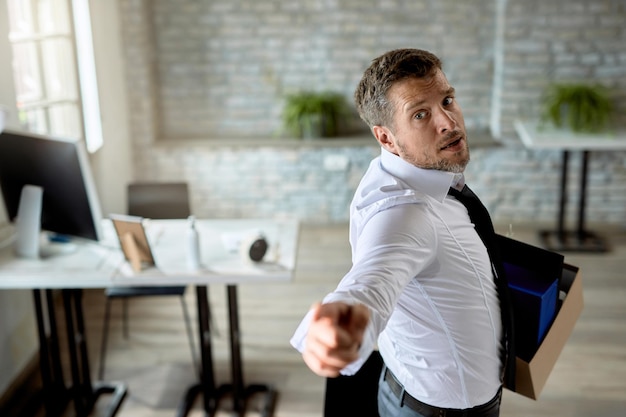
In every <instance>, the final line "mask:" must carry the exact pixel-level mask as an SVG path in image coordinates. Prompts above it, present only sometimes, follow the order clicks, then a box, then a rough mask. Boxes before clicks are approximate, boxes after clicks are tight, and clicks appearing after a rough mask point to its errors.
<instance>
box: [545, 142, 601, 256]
mask: <svg viewBox="0 0 626 417" xmlns="http://www.w3.org/2000/svg"><path fill="white" fill-rule="evenodd" d="M568 159H569V151H563V162H562V166H561V197H560V201H559V214H558V222H557V229H556V230H554V231H551V230H541V231H540V232H539V235H540V237H541V239H542V240H543V243H544V246H545V247H546V248H547V249H549V250H553V251H556V252H606V251H607V250H608V247H607V245H606V243H605V241H604V239H602V238H601V237H599V236H597V235H596V234H595V233H592V232H589V231H587V230H585V206H586V204H587V169H588V164H589V151H583V153H582V161H581V171H580V184H579V187H580V200H579V203H578V225H577V228H576V230H575V231H571V230H567V229H566V227H565V212H566V209H567V172H568Z"/></svg>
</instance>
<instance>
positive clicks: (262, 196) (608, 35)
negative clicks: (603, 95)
mask: <svg viewBox="0 0 626 417" xmlns="http://www.w3.org/2000/svg"><path fill="white" fill-rule="evenodd" d="M118 1H119V2H120V6H121V11H122V15H123V27H122V30H123V37H124V49H125V60H126V75H127V79H128V100H129V103H130V109H132V115H131V131H132V137H133V152H134V157H133V158H134V160H135V162H136V166H137V168H136V173H135V176H136V178H138V179H161V180H168V179H176V180H178V179H184V180H187V181H189V183H190V185H191V189H192V192H193V201H192V203H193V209H194V211H195V212H196V214H197V215H199V216H206V217H233V216H235V217H255V216H258V217H274V216H288V215H297V216H299V217H300V218H302V219H303V220H305V221H312V222H336V221H345V220H346V219H347V216H348V204H349V201H350V199H351V197H352V194H353V192H354V188H355V186H356V184H357V183H358V180H359V178H360V176H361V175H362V173H363V172H364V171H365V169H366V168H367V165H368V163H369V161H370V160H371V158H372V157H373V156H374V155H376V154H377V153H378V150H377V147H376V146H375V143H374V140H373V139H346V140H340V141H333V142H324V141H316V142H315V143H310V142H309V143H307V142H296V141H295V140H289V139H283V140H278V139H276V137H275V136H276V133H277V131H279V127H280V111H281V108H282V101H281V98H282V96H283V95H284V94H285V93H287V92H290V91H294V90H297V89H315V90H322V89H334V90H337V91H340V92H342V93H344V94H345V95H346V97H347V98H349V99H351V95H352V91H353V89H354V87H355V86H356V83H357V81H358V79H359V78H360V76H361V74H362V72H363V70H364V69H365V67H366V66H367V65H368V63H369V61H370V60H371V59H372V58H374V57H375V56H377V55H378V54H380V53H382V52H384V51H386V50H389V49H393V48H398V47H420V48H425V49H429V50H431V51H433V52H435V53H437V54H438V55H439V56H441V57H442V58H443V60H444V66H445V69H446V73H447V74H448V78H449V79H450V81H451V82H452V83H453V84H454V85H455V87H456V88H457V91H458V97H459V100H460V101H461V104H462V106H463V109H464V112H465V116H466V122H467V125H468V127H469V128H470V129H472V130H474V131H483V130H486V129H488V128H489V124H490V119H491V117H492V111H493V109H494V108H495V107H493V106H492V104H493V102H492V100H493V97H494V96H493V95H492V92H493V91H494V90H493V86H494V83H495V82H496V81H497V80H500V81H501V83H502V84H501V85H502V89H501V91H500V92H499V93H498V94H496V95H495V98H496V100H498V103H497V104H498V106H499V107H498V108H499V111H498V113H497V118H498V121H499V123H500V124H501V127H502V130H501V131H502V138H501V140H502V144H503V145H504V146H498V147H490V148H483V147H481V148H476V149H473V152H472V163H471V164H470V166H469V168H468V171H467V176H468V178H469V180H470V181H471V184H472V185H473V187H474V189H475V190H476V191H477V192H478V193H479V194H480V195H481V196H482V197H483V199H484V200H485V201H486V203H487V205H488V206H489V208H490V210H491V212H492V214H493V217H494V220H496V222H500V223H528V222H554V220H555V219H556V209H557V198H558V187H559V178H558V175H559V169H560V158H561V156H560V153H559V152H556V151H554V152H551V151H541V152H539V151H537V152H535V151H528V150H525V149H524V148H523V147H522V146H521V145H520V143H519V140H518V139H517V137H516V135H515V133H514V132H513V129H512V121H513V120H514V119H515V118H518V117H529V118H533V117H536V116H537V114H538V113H537V112H538V105H537V103H538V100H539V96H540V94H541V92H542V91H543V89H544V88H545V86H546V85H547V83H548V82H549V81H552V80H564V79H571V78H576V77H579V78H584V79H597V80H598V81H600V82H602V83H604V84H606V85H607V86H609V87H611V88H613V90H614V91H615V98H616V102H617V105H618V110H619V112H620V114H621V115H623V114H624V113H625V112H624V107H625V103H626V88H625V87H626V50H625V49H624V47H623V45H625V44H626V25H625V24H624V23H626V10H625V8H626V1H625V0H613V1H611V0H606V1H600V0H597V1H591V2H590V1H583V0H552V1H550V2H545V1H544V2H541V1H526V0H508V1H505V0H477V1H472V2H465V3H461V2H457V1H454V0H438V1H435V0H421V1H420V0H417V1H403V0H376V1H375V0H344V1H338V2H337V1H332V2H330V1H329V2H326V1H314V0H308V1H292V0H272V1H256V0H220V1H203V0H176V1H174V0H152V1H151V0H118ZM498 5H500V6H504V13H503V17H504V23H505V25H504V31H503V39H502V45H503V47H502V50H496V49H495V45H496V42H495V38H494V34H495V31H496V25H495V16H496V9H497V6H498ZM497 54H501V55H500V56H501V57H502V58H503V66H502V67H501V68H500V67H497V66H495V65H494V58H495V57H496V56H497ZM495 71H497V72H495ZM349 126H353V127H356V126H358V128H357V129H356V130H361V131H363V129H364V126H363V125H362V124H361V123H360V122H358V121H356V120H353V121H351V123H349ZM346 133H355V134H356V133H358V132H346ZM367 135H368V133H367V132H365V133H364V136H367ZM470 140H471V138H470ZM625 156H626V154H625V153H623V152H620V153H592V155H591V161H590V178H589V197H588V200H589V204H588V209H587V213H588V219H589V221H590V222H610V223H616V224H620V225H625V224H626V204H625V203H626V201H625V200H626V193H625V192H624V191H626V190H625V189H624V180H625V179H626V178H625V177H626V164H625V162H624V159H625ZM337 162H339V164H338V165H337ZM577 164H578V159H577V158H573V159H572V161H571V168H572V170H571V174H572V178H571V181H570V189H571V193H572V196H575V195H577V182H576V176H577V175H578V170H577V169H576V168H577ZM570 203H571V204H570V208H569V211H570V212H571V213H568V214H569V215H570V217H569V218H571V219H573V218H574V209H575V207H574V205H575V204H574V203H576V201H575V200H572V201H571V202H570Z"/></svg>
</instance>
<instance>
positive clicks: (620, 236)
mask: <svg viewBox="0 0 626 417" xmlns="http://www.w3.org/2000/svg"><path fill="white" fill-rule="evenodd" d="M607 232H608V236H609V240H610V243H611V245H612V251H611V252H609V253H606V254H584V253H583V254H580V253H578V254H566V262H568V263H570V264H573V265H576V266H578V267H580V268H581V271H582V274H583V287H584V298H585V308H584V310H583V313H582V316H581V318H580V319H579V321H578V323H577V325H576V328H575V329H574V332H573V334H572V336H571V338H570V340H569V342H568V344H567V345H566V347H565V350H564V351H563V353H562V354H561V357H560V359H559V361H558V363H557V364H556V367H555V368H554V370H553V372H552V374H551V376H550V378H549V380H548V382H547V385H546V387H545V389H544V391H543V393H542V395H541V397H540V399H539V401H533V400H530V399H527V398H525V397H522V396H520V395H518V394H514V393H511V392H508V391H506V392H505V394H504V399H503V406H502V413H501V415H502V416H503V417H521V416H535V417H541V416H546V417H548V416H550V417H560V416H563V417H566V416H567V417H583V416H584V417H592V416H593V417H596V416H603V417H610V416H615V417H617V416H620V417H621V416H624V415H625V413H626V230H624V229H621V230H615V228H614V229H613V230H610V231H607ZM513 237H514V238H516V239H519V240H522V241H526V242H529V243H532V244H538V242H537V239H536V232H535V230H532V229H526V230H516V231H515V235H514V236H513ZM347 238H348V230H347V227H346V226H345V225H332V226H319V225H305V226H303V229H302V233H301V241H300V248H299V252H298V263H297V270H296V274H295V279H294V281H293V282H291V283H287V284H259V285H254V284H251V285H246V286H241V287H240V289H239V297H240V300H239V301H240V317H241V327H242V343H243V358H244V373H245V379H246V382H248V383H254V382H264V383H270V384H272V385H273V386H275V387H276V388H277V389H278V391H279V393H280V394H279V399H278V404H277V408H276V411H275V416H276V417H321V416H322V414H323V412H322V410H323V396H324V380H323V379H322V378H319V377H317V376H315V375H313V374H312V373H311V372H310V371H308V369H307V368H306V367H305V365H304V364H303V362H302V360H301V358H300V355H299V354H298V353H297V352H295V351H294V350H293V349H292V348H291V347H290V346H289V343H288V341H289V338H290V337H291V334H292V332H293V330H294V329H295V327H296V326H297V324H298V322H299V320H300V319H301V318H302V315H303V314H304V313H305V311H306V310H307V309H308V307H309V306H310V305H311V304H312V303H313V302H314V301H316V300H319V299H320V298H321V297H322V296H323V295H324V294H326V293H327V292H328V291H330V290H331V289H332V288H333V287H334V286H335V285H336V283H337V281H338V280H339V278H340V277H341V276H342V275H343V274H344V273H345V272H346V271H347V270H348V268H349V266H350V249H349V246H348V243H347ZM210 299H211V304H212V309H213V313H214V321H215V324H216V327H217V329H218V334H217V335H216V336H215V337H214V356H215V364H216V367H217V370H216V378H217V382H218V383H225V382H228V381H229V380H230V378H229V375H228V372H229V371H228V370H229V367H228V360H229V357H228V339H227V336H226V334H227V327H226V312H225V300H226V293H225V287H224V286H221V285H215V286H212V287H210ZM186 301H187V303H188V305H189V308H190V311H191V314H192V321H193V322H194V323H195V317H196V313H195V291H194V288H193V287H190V288H189V289H188V291H187V294H186ZM84 307H85V312H86V323H87V329H88V335H87V336H88V342H89V348H90V359H91V362H92V373H93V375H97V363H98V356H99V347H100V339H101V330H102V318H103V310H104V294H103V291H102V290H89V291H86V292H85V294H84ZM130 317H131V322H130V326H131V329H130V337H129V338H128V339H124V338H123V337H122V326H121V306H120V305H119V304H115V305H114V314H113V319H112V320H113V321H112V323H111V333H110V341H109V349H108V352H107V367H106V374H105V380H121V381H125V382H126V383H127V384H128V387H129V394H128V397H127V398H126V400H125V401H124V403H123V405H122V409H121V410H120V412H119V413H118V416H120V417H161V416H168V417H169V416H172V417H173V416H174V415H175V414H176V409H177V407H178V405H179V402H180V400H181V399H182V398H183V395H184V393H185V390H186V388H187V387H188V386H189V385H191V384H193V383H194V382H195V381H196V380H197V378H196V375H195V373H194V369H193V367H192V365H191V363H192V362H191V356H190V350H189V345H188V340H187V336H186V333H185V329H184V325H183V316H182V310H181V306H180V303H179V301H178V300H177V299H176V298H174V299H167V298H165V299H154V298H153V299H137V300H134V301H133V302H132V303H131V305H130ZM106 400H107V398H106V397H103V398H102V399H101V400H100V401H99V402H98V406H97V409H96V412H95V413H94V415H102V411H101V409H102V408H103V407H104V406H105V405H106ZM200 407H201V404H200V403H198V404H196V406H195V409H194V411H193V412H192V413H191V416H202V415H203V413H202V412H201V411H200ZM70 415H71V414H70ZM226 415H229V413H226V412H219V413H218V416H220V417H221V416H226ZM246 415H249V416H256V415H258V413H256V412H253V411H250V412H249V413H247V414H246Z"/></svg>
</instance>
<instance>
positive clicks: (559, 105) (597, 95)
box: [541, 84, 613, 133]
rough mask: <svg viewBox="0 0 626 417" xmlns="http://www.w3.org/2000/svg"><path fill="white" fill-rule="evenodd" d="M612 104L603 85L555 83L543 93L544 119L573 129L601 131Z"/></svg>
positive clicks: (610, 112) (611, 111)
mask: <svg viewBox="0 0 626 417" xmlns="http://www.w3.org/2000/svg"><path fill="white" fill-rule="evenodd" d="M612 113H613V105H612V103H611V100H610V99H609V97H608V93H607V91H606V90H605V89H604V87H602V86H600V85H589V84H553V85H551V86H550V87H549V88H548V90H547V91H546V93H545V94H544V96H543V114H542V118H541V119H542V122H550V123H552V124H553V125H554V126H556V127H558V128H569V129H570V130H572V131H573V132H579V133H580V132H587V133H598V132H602V131H604V130H606V129H607V127H608V124H609V121H610V119H611V116H612Z"/></svg>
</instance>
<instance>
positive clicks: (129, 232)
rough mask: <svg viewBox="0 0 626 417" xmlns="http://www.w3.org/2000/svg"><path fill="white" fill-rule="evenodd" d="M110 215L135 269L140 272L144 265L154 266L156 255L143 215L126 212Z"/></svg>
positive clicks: (127, 256) (124, 250) (123, 249)
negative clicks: (144, 225)
mask: <svg viewBox="0 0 626 417" xmlns="http://www.w3.org/2000/svg"><path fill="white" fill-rule="evenodd" d="M109 217H110V218H111V221H112V222H113V226H114V227H115V231H116V233H117V236H118V238H119V240H120V246H121V248H122V252H124V256H125V257H126V260H127V261H128V262H129V263H130V265H131V267H132V268H133V270H134V271H135V272H139V271H141V269H142V267H143V266H153V265H154V257H153V256H152V250H151V249H150V243H149V242H148V237H147V236H146V231H145V229H144V227H143V217H140V216H129V215H125V214H111V215H110V216H109Z"/></svg>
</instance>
